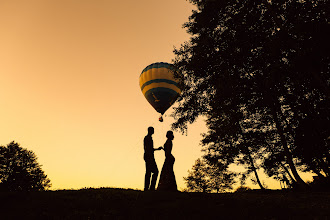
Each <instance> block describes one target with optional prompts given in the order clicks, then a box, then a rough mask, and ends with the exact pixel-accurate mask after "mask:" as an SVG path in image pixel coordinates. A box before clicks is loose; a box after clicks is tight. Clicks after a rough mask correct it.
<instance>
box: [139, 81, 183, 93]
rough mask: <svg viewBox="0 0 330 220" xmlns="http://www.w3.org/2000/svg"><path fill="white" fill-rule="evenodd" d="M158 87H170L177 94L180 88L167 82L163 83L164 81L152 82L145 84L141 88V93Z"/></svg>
mask: <svg viewBox="0 0 330 220" xmlns="http://www.w3.org/2000/svg"><path fill="white" fill-rule="evenodd" d="M159 87H163V88H168V89H172V90H174V91H176V92H177V93H179V94H180V93H181V90H180V89H179V88H178V87H177V86H175V85H173V84H169V83H164V82H163V83H152V84H150V85H147V86H145V87H144V88H143V90H142V93H143V95H145V94H146V92H147V91H148V90H150V89H154V88H159Z"/></svg>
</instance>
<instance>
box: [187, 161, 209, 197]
mask: <svg viewBox="0 0 330 220" xmlns="http://www.w3.org/2000/svg"><path fill="white" fill-rule="evenodd" d="M206 169H207V168H206V163H205V162H204V161H203V160H201V159H199V158H198V159H197V160H196V162H195V165H193V167H192V171H188V176H187V177H183V179H184V180H185V181H186V185H187V190H188V192H209V186H208V185H209V180H208V177H207V171H206Z"/></svg>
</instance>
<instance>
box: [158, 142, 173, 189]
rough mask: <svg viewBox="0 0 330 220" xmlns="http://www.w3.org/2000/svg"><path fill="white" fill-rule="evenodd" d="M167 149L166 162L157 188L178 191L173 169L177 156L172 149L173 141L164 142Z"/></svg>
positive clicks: (165, 149)
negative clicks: (175, 156) (174, 155)
mask: <svg viewBox="0 0 330 220" xmlns="http://www.w3.org/2000/svg"><path fill="white" fill-rule="evenodd" d="M164 151H165V162H164V165H163V168H162V172H161V174H160V178H159V183H158V188H157V190H159V191H177V185H176V180H175V175H174V171H173V165H174V161H175V158H174V157H173V155H172V153H171V151H172V141H171V140H167V141H166V142H165V144H164Z"/></svg>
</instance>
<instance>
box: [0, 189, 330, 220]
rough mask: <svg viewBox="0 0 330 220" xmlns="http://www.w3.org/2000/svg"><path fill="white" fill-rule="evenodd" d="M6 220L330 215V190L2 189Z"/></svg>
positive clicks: (2, 213)
mask: <svg viewBox="0 0 330 220" xmlns="http://www.w3.org/2000/svg"><path fill="white" fill-rule="evenodd" d="M0 201H1V205H0V219H201V220H202V219H203V220H204V219H328V220H330V192H292V191H278V190H276V191H272V190H270V191H266V192H261V191H250V192H242V193H223V194H204V193H183V192H178V193H165V192H157V191H156V192H141V191H138V190H130V189H111V188H101V189H81V190H60V191H44V192H25V193H23V192H1V193H0Z"/></svg>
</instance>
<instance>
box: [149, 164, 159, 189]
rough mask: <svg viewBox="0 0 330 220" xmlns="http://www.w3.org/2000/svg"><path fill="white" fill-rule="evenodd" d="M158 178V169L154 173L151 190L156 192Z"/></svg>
mask: <svg viewBox="0 0 330 220" xmlns="http://www.w3.org/2000/svg"><path fill="white" fill-rule="evenodd" d="M157 177H158V169H156V170H154V172H153V173H152V178H151V185H150V190H155V186H156V181H157Z"/></svg>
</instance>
